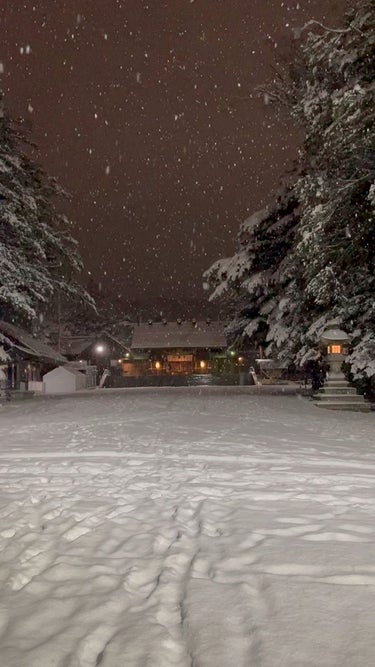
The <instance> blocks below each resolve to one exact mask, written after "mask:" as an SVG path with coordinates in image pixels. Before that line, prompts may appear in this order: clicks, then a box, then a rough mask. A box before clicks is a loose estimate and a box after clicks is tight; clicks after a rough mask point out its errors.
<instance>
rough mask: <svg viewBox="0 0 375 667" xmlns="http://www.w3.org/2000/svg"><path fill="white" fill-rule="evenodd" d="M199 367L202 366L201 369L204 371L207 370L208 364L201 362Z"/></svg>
mask: <svg viewBox="0 0 375 667" xmlns="http://www.w3.org/2000/svg"><path fill="white" fill-rule="evenodd" d="M199 365H200V367H201V368H202V370H203V369H204V368H206V362H205V361H200V362H199Z"/></svg>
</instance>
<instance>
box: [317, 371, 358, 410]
mask: <svg viewBox="0 0 375 667" xmlns="http://www.w3.org/2000/svg"><path fill="white" fill-rule="evenodd" d="M314 401H315V405H316V406H318V408H326V409H327V410H350V411H352V412H370V410H371V406H370V404H369V403H368V402H367V401H365V399H364V398H363V396H362V395H361V394H357V390H356V389H355V387H351V386H350V384H349V382H347V380H345V378H342V379H341V378H334V377H332V378H328V380H327V382H326V383H325V385H324V387H322V388H321V389H319V391H318V392H317V393H316V394H315V395H314Z"/></svg>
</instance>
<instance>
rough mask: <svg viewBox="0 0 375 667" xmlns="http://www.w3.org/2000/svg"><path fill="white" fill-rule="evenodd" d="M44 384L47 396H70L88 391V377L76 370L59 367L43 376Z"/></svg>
mask: <svg viewBox="0 0 375 667" xmlns="http://www.w3.org/2000/svg"><path fill="white" fill-rule="evenodd" d="M43 383H44V391H45V393H46V394H70V393H72V392H75V391H78V390H79V389H86V376H85V374H84V373H81V372H80V371H78V370H76V369H75V368H71V367H69V366H58V368H54V369H53V371H49V373H46V374H45V375H43Z"/></svg>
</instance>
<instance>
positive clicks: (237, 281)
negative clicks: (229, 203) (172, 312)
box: [204, 180, 299, 354]
mask: <svg viewBox="0 0 375 667" xmlns="http://www.w3.org/2000/svg"><path fill="white" fill-rule="evenodd" d="M298 220H299V215H298V206H297V200H296V197H295V193H294V188H293V186H292V184H291V183H290V181H289V180H288V181H287V180H286V181H285V182H284V183H282V184H281V186H280V190H279V192H278V193H277V195H276V196H275V203H274V204H273V205H272V206H271V207H269V208H268V209H264V210H262V211H258V212H257V213H255V214H254V215H252V216H251V217H250V218H248V219H247V220H245V222H244V223H243V224H242V225H241V227H240V232H239V236H238V251H237V252H236V253H235V254H234V255H233V257H229V258H226V259H221V260H218V261H217V262H215V263H214V264H213V265H212V266H211V267H210V268H209V269H208V271H206V272H205V274H204V279H205V281H206V282H207V283H208V285H209V286H210V287H211V289H212V293H211V296H210V300H214V299H217V298H223V297H226V298H227V300H231V301H232V302H233V303H234V304H235V315H234V318H233V320H232V322H231V325H230V327H229V332H230V333H231V334H232V336H233V338H234V339H237V340H238V339H239V338H242V339H243V343H244V344H246V345H249V346H252V347H257V346H258V345H260V344H261V345H266V346H267V348H268V353H269V354H271V353H272V352H273V348H274V347H276V348H277V349H279V348H281V347H282V346H283V345H286V344H287V342H289V343H290V334H291V322H293V319H294V312H295V309H296V307H297V305H298V299H296V296H297V294H298V292H299V285H298V277H297V272H296V271H295V267H294V266H293V265H291V264H290V262H289V253H290V250H291V247H292V244H293V240H294V234H295V229H296V226H297V224H298Z"/></svg>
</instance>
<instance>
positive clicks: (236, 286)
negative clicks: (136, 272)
mask: <svg viewBox="0 0 375 667" xmlns="http://www.w3.org/2000/svg"><path fill="white" fill-rule="evenodd" d="M307 27H309V28H310V33H309V34H308V36H307V37H306V38H305V39H304V41H302V42H301V45H300V49H299V51H298V53H297V58H296V60H295V62H293V64H292V66H291V68H290V82H289V86H286V85H285V82H280V81H276V82H275V87H274V89H272V88H271V90H270V91H269V98H270V99H271V100H276V101H278V102H280V101H281V102H283V103H286V104H287V106H289V108H290V111H291V114H292V116H293V118H294V120H295V121H297V122H298V123H299V125H300V126H301V127H302V129H303V131H304V134H305V138H304V142H303V146H302V148H301V151H300V164H299V177H298V178H297V182H296V185H295V187H294V189H293V196H292V199H293V211H294V217H293V221H292V223H291V227H290V229H289V232H288V234H287V235H286V236H285V235H284V233H283V230H282V229H280V227H279V226H278V225H277V223H276V224H274V223H275V215H276V218H277V216H279V215H281V216H282V215H283V210H284V208H283V205H281V209H280V203H281V202H282V201H283V199H284V198H283V197H282V198H281V200H278V202H277V203H276V206H275V207H273V208H272V209H270V211H269V212H264V213H261V214H256V215H255V217H254V216H253V217H252V218H250V220H249V221H247V223H245V224H244V226H243V231H245V230H246V231H247V233H248V237H247V240H246V242H245V245H244V247H242V248H241V250H240V251H239V252H238V253H236V254H235V255H234V257H232V258H229V259H227V260H219V261H218V262H216V263H215V264H214V265H213V266H212V267H211V269H209V270H208V272H207V274H206V279H207V280H208V282H209V283H210V285H211V287H213V289H214V291H213V293H212V295H211V298H215V297H217V296H220V295H221V294H228V293H230V294H231V297H232V299H233V301H234V303H235V304H236V305H237V313H238V314H237V316H236V317H235V319H234V322H233V327H234V330H235V331H236V332H239V333H245V332H246V334H247V335H248V336H250V337H253V338H254V334H257V333H258V332H260V331H261V332H262V335H264V332H266V338H267V341H268V343H269V345H268V350H267V351H268V353H269V354H272V355H274V354H277V356H279V357H280V358H284V359H288V360H290V361H292V360H295V361H297V362H299V363H301V364H302V363H303V362H304V361H306V360H307V359H309V358H311V357H313V356H316V354H317V352H318V341H319V337H320V334H321V332H322V330H323V328H324V326H325V324H326V322H327V320H329V319H331V318H332V317H335V318H339V319H340V320H341V322H342V325H343V326H344V327H345V328H346V330H347V331H348V332H350V333H351V334H352V351H351V355H350V357H349V362H350V365H351V371H352V374H353V376H354V377H355V378H357V379H359V378H364V379H366V378H367V379H368V378H371V377H372V378H374V377H375V304H374V294H375V211H374V209H375V123H374V121H375V99H374V96H375V85H374V81H373V79H374V72H375V30H374V28H375V6H374V2H373V1H372V0H371V1H369V0H361V1H360V2H359V3H358V4H357V6H356V8H355V9H354V10H352V11H351V12H350V13H349V14H348V15H347V17H346V22H345V25H344V27H343V28H338V29H331V28H327V27H325V26H322V25H321V24H319V23H317V22H315V21H313V22H311V24H310V25H308V26H307ZM297 201H298V212H299V217H298V215H296V213H295V212H296V211H297ZM266 230H268V232H269V234H271V236H272V246H271V247H270V246H267V243H264V242H263V241H264V238H267V237H264V233H265V232H266ZM240 237H241V234H240ZM284 240H285V241H286V243H285V245H283V242H284ZM280 244H281V245H280ZM278 248H281V250H280V251H279V250H277V249H278ZM275 249H276V252H275ZM249 320H250V321H249Z"/></svg>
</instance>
